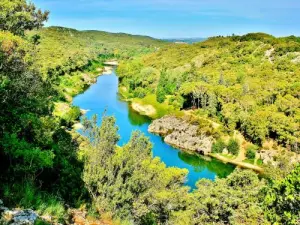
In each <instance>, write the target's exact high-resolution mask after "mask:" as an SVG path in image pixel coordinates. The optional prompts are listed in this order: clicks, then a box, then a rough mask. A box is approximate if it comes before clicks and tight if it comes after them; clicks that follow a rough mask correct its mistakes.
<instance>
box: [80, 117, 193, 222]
mask: <svg viewBox="0 0 300 225" xmlns="http://www.w3.org/2000/svg"><path fill="white" fill-rule="evenodd" d="M114 124H115V119H114V118H113V117H103V118H102V125H101V126H100V127H99V128H98V127H97V126H96V118H94V121H93V122H92V121H87V120H86V121H85V126H87V127H88V129H86V134H87V135H88V138H89V139H90V140H91V143H90V144H89V145H88V146H87V147H86V150H85V156H86V159H85V166H84V172H83V179H84V182H85V184H86V186H87V189H88V190H89V192H90V194H91V196H92V199H93V201H94V203H95V204H96V206H97V208H98V209H99V210H100V211H110V212H112V213H113V214H114V215H116V216H118V217H121V218H128V219H134V220H135V221H137V222H138V223H139V224H147V223H148V222H149V221H152V220H153V219H154V220H155V221H161V222H165V221H167V220H168V218H169V216H170V215H171V212H172V210H179V209H181V208H182V207H184V204H183V203H182V202H184V201H185V199H181V197H182V195H183V196H184V195H186V194H187V193H188V188H185V187H182V186H181V185H182V184H183V182H184V180H185V175H186V171H185V170H181V169H177V168H169V169H168V168H166V167H165V165H164V164H162V163H161V162H160V161H159V159H157V158H154V159H153V158H152V154H151V148H152V145H151V143H150V142H149V139H148V138H146V137H145V136H144V135H142V134H141V133H139V132H134V133H133V134H132V136H131V139H130V141H129V142H128V143H127V144H126V145H125V146H124V147H122V148H117V147H116V143H117V140H118V135H117V128H116V127H115V125H114Z"/></svg>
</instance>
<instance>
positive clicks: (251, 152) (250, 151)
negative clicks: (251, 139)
mask: <svg viewBox="0 0 300 225" xmlns="http://www.w3.org/2000/svg"><path fill="white" fill-rule="evenodd" d="M257 149H258V147H257V146H256V145H249V146H248V147H247V148H246V157H247V158H248V159H255V155H256V151H257Z"/></svg>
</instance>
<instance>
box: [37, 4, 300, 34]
mask: <svg viewBox="0 0 300 225" xmlns="http://www.w3.org/2000/svg"><path fill="white" fill-rule="evenodd" d="M32 2H33V3H34V4H36V5H37V7H38V8H41V9H42V10H49V11H50V17H49V21H48V22H47V23H46V26H62V27H71V28H74V29H77V30H99V31H106V32H111V33H127V34H134V35H143V36H150V37H154V38H157V39H179V38H181V39H182V38H184V39H187V38H207V37H212V36H219V35H220V36H230V35H232V34H236V35H244V34H247V33H257V32H263V33H267V34H271V35H273V36H275V37H284V36H291V35H295V36H300V28H299V26H298V25H297V24H299V23H300V14H299V13H298V11H299V10H300V2H299V1H297V0H288V1H285V2H282V1H280V0H273V1H271V0H266V1H264V2H261V1H260V0H253V1H251V2H240V1H238V0H229V1H227V2H224V1H221V0H212V1H209V2H208V1H205V0H185V1H184V0H152V1H151V2H144V1H142V2H141V1H138V0H128V1H121V0H109V1H105V0H73V1H71V0H33V1H32Z"/></svg>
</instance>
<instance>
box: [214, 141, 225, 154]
mask: <svg viewBox="0 0 300 225" xmlns="http://www.w3.org/2000/svg"><path fill="white" fill-rule="evenodd" d="M224 148H226V145H225V143H224V141H223V140H222V139H218V140H217V141H216V142H215V143H213V145H212V152H213V153H222V151H223V149H224Z"/></svg>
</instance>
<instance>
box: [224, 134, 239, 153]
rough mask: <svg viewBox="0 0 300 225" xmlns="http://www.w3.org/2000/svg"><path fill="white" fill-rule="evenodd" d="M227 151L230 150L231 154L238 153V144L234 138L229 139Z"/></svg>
mask: <svg viewBox="0 0 300 225" xmlns="http://www.w3.org/2000/svg"><path fill="white" fill-rule="evenodd" d="M227 149H228V152H230V153H231V154H233V155H238V154H239V151H240V145H239V143H238V142H237V141H236V140H235V139H232V138H231V139H230V140H229V143H228V146H227Z"/></svg>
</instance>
